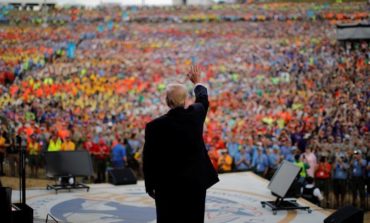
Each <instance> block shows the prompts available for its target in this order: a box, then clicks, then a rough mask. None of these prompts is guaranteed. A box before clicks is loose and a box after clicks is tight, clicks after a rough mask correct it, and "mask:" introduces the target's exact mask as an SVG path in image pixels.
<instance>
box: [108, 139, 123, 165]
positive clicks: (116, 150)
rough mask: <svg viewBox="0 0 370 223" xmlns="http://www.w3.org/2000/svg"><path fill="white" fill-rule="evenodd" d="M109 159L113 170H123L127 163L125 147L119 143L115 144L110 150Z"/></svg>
mask: <svg viewBox="0 0 370 223" xmlns="http://www.w3.org/2000/svg"><path fill="white" fill-rule="evenodd" d="M111 157H112V158H111V159H112V167H113V168H124V167H125V165H126V162H127V158H126V147H125V146H124V145H123V144H121V143H117V144H116V145H115V146H114V147H113V148H112V153H111Z"/></svg>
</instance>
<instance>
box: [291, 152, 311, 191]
mask: <svg viewBox="0 0 370 223" xmlns="http://www.w3.org/2000/svg"><path fill="white" fill-rule="evenodd" d="M294 160H295V161H294V165H296V166H298V167H299V168H301V172H300V173H299V180H298V182H299V183H300V184H302V185H303V183H304V181H305V179H306V177H307V169H309V168H310V165H308V163H307V162H304V155H302V156H301V155H299V154H296V155H295V156H294Z"/></svg>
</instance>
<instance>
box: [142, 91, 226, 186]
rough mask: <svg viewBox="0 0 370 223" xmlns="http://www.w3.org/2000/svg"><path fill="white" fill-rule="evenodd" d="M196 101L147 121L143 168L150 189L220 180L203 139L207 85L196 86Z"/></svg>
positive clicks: (212, 183) (209, 184)
mask: <svg viewBox="0 0 370 223" xmlns="http://www.w3.org/2000/svg"><path fill="white" fill-rule="evenodd" d="M194 92H195V97H196V100H195V103H194V104H192V105H190V106H189V107H188V108H187V109H185V108H180V107H178V108H174V109H171V110H170V111H169V112H168V113H167V114H165V115H163V116H161V117H159V118H156V119H154V120H152V121H151V122H149V123H148V124H147V125H146V129H145V145H144V152H143V170H144V178H145V187H146V191H147V192H151V191H153V189H154V190H158V189H163V190H164V189H166V190H171V191H172V190H176V189H180V188H188V187H190V188H194V187H199V188H203V189H208V188H209V187H211V186H212V185H214V184H215V183H217V182H218V181H219V179H218V176H217V172H216V171H215V170H214V168H213V166H212V163H211V160H210V158H209V156H208V153H207V150H206V147H205V145H204V141H203V125H204V120H205V118H206V115H207V111H208V106H209V103H208V95H207V88H205V87H204V86H202V85H198V86H196V87H195V89H194Z"/></svg>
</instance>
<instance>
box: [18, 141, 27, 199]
mask: <svg viewBox="0 0 370 223" xmlns="http://www.w3.org/2000/svg"><path fill="white" fill-rule="evenodd" d="M16 140H17V139H16ZM18 149H19V193H20V202H21V203H22V204H23V205H24V204H26V139H24V138H23V137H21V141H20V142H19V146H18Z"/></svg>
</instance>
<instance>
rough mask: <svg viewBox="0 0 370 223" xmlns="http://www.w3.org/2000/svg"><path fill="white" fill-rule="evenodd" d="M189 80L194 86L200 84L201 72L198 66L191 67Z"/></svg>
mask: <svg viewBox="0 0 370 223" xmlns="http://www.w3.org/2000/svg"><path fill="white" fill-rule="evenodd" d="M187 76H188V78H189V80H190V81H191V82H192V83H193V84H197V83H199V81H200V70H199V67H198V66H194V65H193V66H191V67H190V71H189V73H188V74H187Z"/></svg>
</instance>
